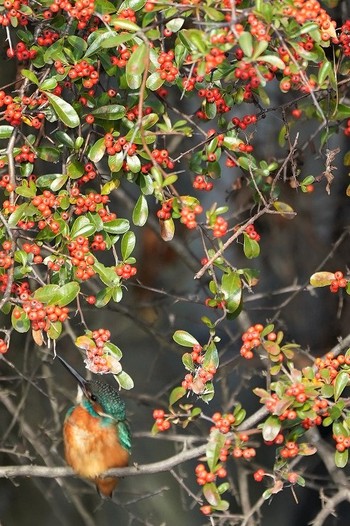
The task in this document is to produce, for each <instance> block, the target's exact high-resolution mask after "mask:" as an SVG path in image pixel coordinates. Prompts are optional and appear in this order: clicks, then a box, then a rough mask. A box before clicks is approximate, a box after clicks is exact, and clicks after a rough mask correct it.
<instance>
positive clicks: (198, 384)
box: [181, 366, 216, 395]
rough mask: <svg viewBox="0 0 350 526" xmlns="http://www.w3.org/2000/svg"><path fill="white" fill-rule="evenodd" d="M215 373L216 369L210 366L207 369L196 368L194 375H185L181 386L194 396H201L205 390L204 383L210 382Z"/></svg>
mask: <svg viewBox="0 0 350 526" xmlns="http://www.w3.org/2000/svg"><path fill="white" fill-rule="evenodd" d="M215 373H216V368H215V367H213V366H211V367H208V368H204V367H198V369H197V370H196V373H195V374H194V375H193V374H186V376H185V378H184V379H183V381H182V383H181V385H182V387H184V388H185V389H188V390H191V391H193V392H194V393H195V394H197V395H199V394H203V393H204V392H205V389H206V385H205V384H206V383H207V382H211V381H212V379H213V378H214V375H215Z"/></svg>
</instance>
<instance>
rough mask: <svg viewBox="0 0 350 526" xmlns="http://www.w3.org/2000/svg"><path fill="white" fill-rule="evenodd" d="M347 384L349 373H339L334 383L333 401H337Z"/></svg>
mask: <svg viewBox="0 0 350 526" xmlns="http://www.w3.org/2000/svg"><path fill="white" fill-rule="evenodd" d="M348 383H349V373H348V372H346V371H339V373H338V374H337V376H336V379H335V382H334V400H335V401H337V400H338V398H339V397H340V396H341V394H342V392H343V391H344V389H345V387H346V386H347V385H348Z"/></svg>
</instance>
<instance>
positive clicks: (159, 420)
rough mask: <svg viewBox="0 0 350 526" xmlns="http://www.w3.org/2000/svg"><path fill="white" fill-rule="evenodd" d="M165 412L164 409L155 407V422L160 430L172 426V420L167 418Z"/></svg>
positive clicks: (165, 429)
mask: <svg viewBox="0 0 350 526" xmlns="http://www.w3.org/2000/svg"><path fill="white" fill-rule="evenodd" d="M165 417H166V415H165V413H164V411H163V409H155V410H154V411H153V418H154V419H155V424H156V426H157V429H158V431H167V430H168V429H169V428H170V425H171V424H170V421H169V420H165Z"/></svg>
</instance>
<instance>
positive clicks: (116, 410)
mask: <svg viewBox="0 0 350 526" xmlns="http://www.w3.org/2000/svg"><path fill="white" fill-rule="evenodd" d="M56 356H57V357H58V359H59V360H60V362H61V363H62V364H63V365H64V367H65V368H66V369H67V370H68V371H69V372H70V373H71V374H72V375H73V376H74V378H75V379H76V381H77V382H78V396H77V400H76V404H75V405H74V406H73V407H71V408H70V409H69V410H68V412H67V415H66V418H65V421H64V426H63V441H64V452H65V458H66V461H67V464H69V465H70V466H71V467H72V468H73V470H74V471H75V472H76V473H77V474H78V475H79V476H81V477H83V478H87V479H89V480H92V481H94V482H95V484H96V488H97V491H98V492H99V494H100V495H101V496H102V497H111V496H112V493H113V490H114V489H115V487H116V485H117V483H118V479H117V478H116V477H106V478H101V477H100V475H101V474H102V473H103V472H105V471H106V470H107V469H110V468H120V467H125V466H127V465H128V463H129V457H130V452H131V432H130V428H129V424H128V422H127V420H126V411H125V403H124V401H123V400H122V399H121V398H120V396H119V393H118V391H117V389H115V388H113V387H112V386H111V385H109V384H107V383H105V382H100V381H98V380H89V381H88V380H85V378H83V377H82V376H81V375H80V374H79V373H78V371H76V370H75V369H74V368H73V367H72V366H71V365H69V364H68V363H67V362H66V361H65V360H64V359H63V358H62V357H61V356H59V355H56Z"/></svg>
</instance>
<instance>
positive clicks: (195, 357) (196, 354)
mask: <svg viewBox="0 0 350 526" xmlns="http://www.w3.org/2000/svg"><path fill="white" fill-rule="evenodd" d="M202 350H203V347H202V346H201V345H199V343H196V344H195V345H194V346H193V347H192V352H191V358H192V361H193V363H198V364H201V363H203V360H204V356H203V355H202Z"/></svg>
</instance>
